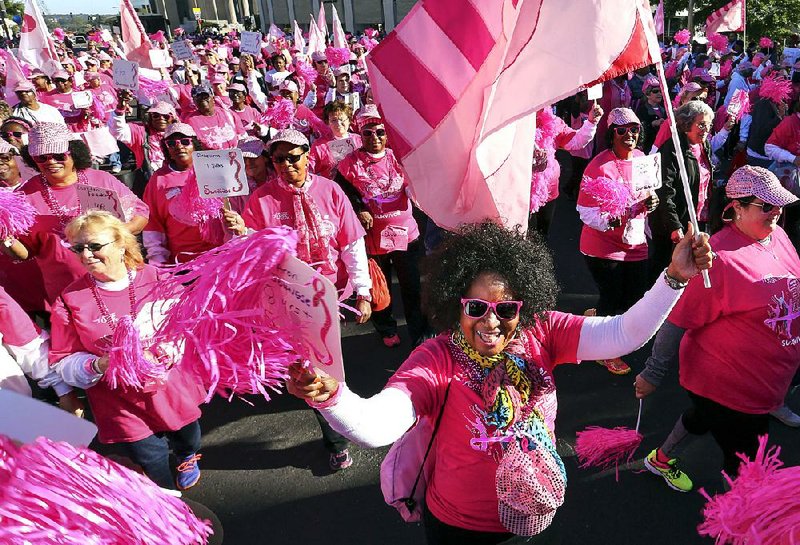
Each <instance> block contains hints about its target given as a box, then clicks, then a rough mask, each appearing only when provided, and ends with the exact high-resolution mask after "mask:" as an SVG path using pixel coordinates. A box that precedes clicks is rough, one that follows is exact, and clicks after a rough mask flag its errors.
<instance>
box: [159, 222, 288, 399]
mask: <svg viewBox="0 0 800 545" xmlns="http://www.w3.org/2000/svg"><path fill="white" fill-rule="evenodd" d="M296 245H297V234H296V233H295V232H294V231H293V230H291V229H289V228H285V227H281V228H275V229H271V228H268V229H262V230H261V231H258V232H256V233H254V234H252V235H250V236H248V237H236V238H234V239H233V240H231V241H229V242H227V243H225V244H224V245H223V246H220V247H219V248H215V249H214V250H211V251H209V252H206V253H205V254H203V255H201V256H199V257H198V258H196V259H194V260H193V261H190V262H189V263H186V264H184V265H181V266H179V267H178V268H177V269H176V273H175V274H174V275H173V276H172V278H171V279H169V280H166V281H164V282H162V283H161V284H160V285H159V286H158V287H157V288H156V289H155V291H154V294H152V295H154V296H155V298H156V299H176V300H177V301H176V303H175V304H174V305H173V306H172V307H170V309H169V310H168V311H167V312H166V317H165V320H164V322H163V324H162V325H161V327H160V328H159V330H158V332H157V333H156V335H157V337H158V339H159V341H163V342H167V343H175V344H183V359H182V360H181V363H180V365H182V366H184V368H185V369H186V370H188V371H189V372H191V373H193V374H194V375H195V376H197V377H198V379H199V380H200V381H201V383H202V384H203V385H204V386H205V387H206V388H207V392H208V394H207V397H206V401H210V399H211V397H212V396H213V395H214V394H215V393H218V394H220V395H221V396H223V397H226V398H230V397H231V396H232V395H234V394H254V393H260V394H261V395H263V396H264V397H265V398H266V399H269V395H268V393H267V390H266V388H270V389H272V390H274V391H278V390H279V388H280V387H281V385H282V384H283V382H284V380H285V379H286V377H287V368H288V366H289V365H290V364H291V363H292V362H294V361H296V360H298V359H299V356H298V355H297V352H296V351H295V350H294V349H293V337H292V336H293V333H294V332H293V331H292V330H291V325H290V324H291V321H290V320H287V319H285V316H280V315H277V313H276V312H274V311H273V310H272V309H270V310H265V307H269V305H270V304H274V302H269V301H266V302H265V292H266V287H267V286H268V285H271V283H272V282H273V272H274V271H275V270H276V268H277V267H278V264H279V263H280V262H281V261H282V260H283V257H284V255H286V253H287V252H291V253H292V254H294V251H295V247H296Z"/></svg>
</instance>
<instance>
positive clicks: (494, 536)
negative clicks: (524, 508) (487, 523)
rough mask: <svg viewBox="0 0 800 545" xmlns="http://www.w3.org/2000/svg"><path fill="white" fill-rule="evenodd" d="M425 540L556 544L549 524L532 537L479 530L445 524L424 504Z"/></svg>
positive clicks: (455, 544)
mask: <svg viewBox="0 0 800 545" xmlns="http://www.w3.org/2000/svg"><path fill="white" fill-rule="evenodd" d="M422 521H423V523H424V526H425V540H426V543H427V544H428V545H517V544H519V545H522V544H523V543H525V544H529V545H556V544H558V543H560V541H559V540H557V539H556V535H557V534H556V530H555V529H554V528H553V526H552V525H551V526H550V527H549V528H547V529H546V530H545V531H544V532H542V533H541V534H538V535H535V536H533V537H522V536H515V535H514V534H512V533H510V532H479V531H476V530H467V529H465V528H458V527H456V526H450V525H449V524H445V523H444V522H442V521H441V520H439V519H437V518H436V517H435V516H433V514H432V513H431V512H430V511H429V510H428V507H427V506H425V509H424V510H423V514H422Z"/></svg>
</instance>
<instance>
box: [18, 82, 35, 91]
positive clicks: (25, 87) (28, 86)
mask: <svg viewBox="0 0 800 545" xmlns="http://www.w3.org/2000/svg"><path fill="white" fill-rule="evenodd" d="M35 90H36V86H35V85H34V84H33V83H31V82H30V81H27V80H25V81H20V82H19V83H17V85H16V86H15V87H14V92H15V93H21V92H25V91H35Z"/></svg>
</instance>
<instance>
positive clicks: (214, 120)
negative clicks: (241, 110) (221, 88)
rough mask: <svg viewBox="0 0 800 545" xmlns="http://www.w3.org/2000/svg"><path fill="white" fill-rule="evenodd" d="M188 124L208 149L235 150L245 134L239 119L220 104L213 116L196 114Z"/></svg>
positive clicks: (190, 117) (187, 121)
mask: <svg viewBox="0 0 800 545" xmlns="http://www.w3.org/2000/svg"><path fill="white" fill-rule="evenodd" d="M186 123H188V124H189V125H191V126H192V128H193V129H194V131H195V132H196V133H197V138H198V139H200V142H202V144H203V146H205V147H206V148H208V149H228V148H235V147H236V145H237V144H238V143H239V137H240V136H242V135H244V134H245V130H244V127H243V126H242V122H241V121H240V120H239V118H238V117H237V116H235V115H233V114H232V113H231V111H230V110H228V109H226V108H223V107H222V106H220V105H219V104H217V105H216V106H215V108H214V114H213V115H203V114H201V113H200V112H195V113H193V114H192V115H190V116H189V118H188V119H187V120H186Z"/></svg>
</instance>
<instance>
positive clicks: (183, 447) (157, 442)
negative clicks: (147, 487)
mask: <svg viewBox="0 0 800 545" xmlns="http://www.w3.org/2000/svg"><path fill="white" fill-rule="evenodd" d="M122 446H123V447H124V449H125V451H126V453H127V455H128V458H130V459H131V461H133V463H135V464H137V465H139V466H141V467H142V469H143V470H144V472H145V474H146V475H147V476H148V477H150V479H151V480H152V481H153V482H155V483H156V484H157V485H158V486H160V487H162V488H175V481H174V480H173V479H172V470H171V468H170V466H169V451H170V448H171V449H172V452H173V453H174V454H175V457H176V458H177V459H178V463H180V462H182V461H183V459H184V458H188V457H189V456H191V455H193V454H195V453H196V452H197V451H198V450H200V421H199V420H195V421H194V422H191V423H189V424H186V425H185V426H184V427H182V428H181V429H179V430H177V431H169V432H164V433H157V434H154V435H151V436H150V437H145V438H144V439H140V440H138V441H133V442H131V443H122Z"/></svg>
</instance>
